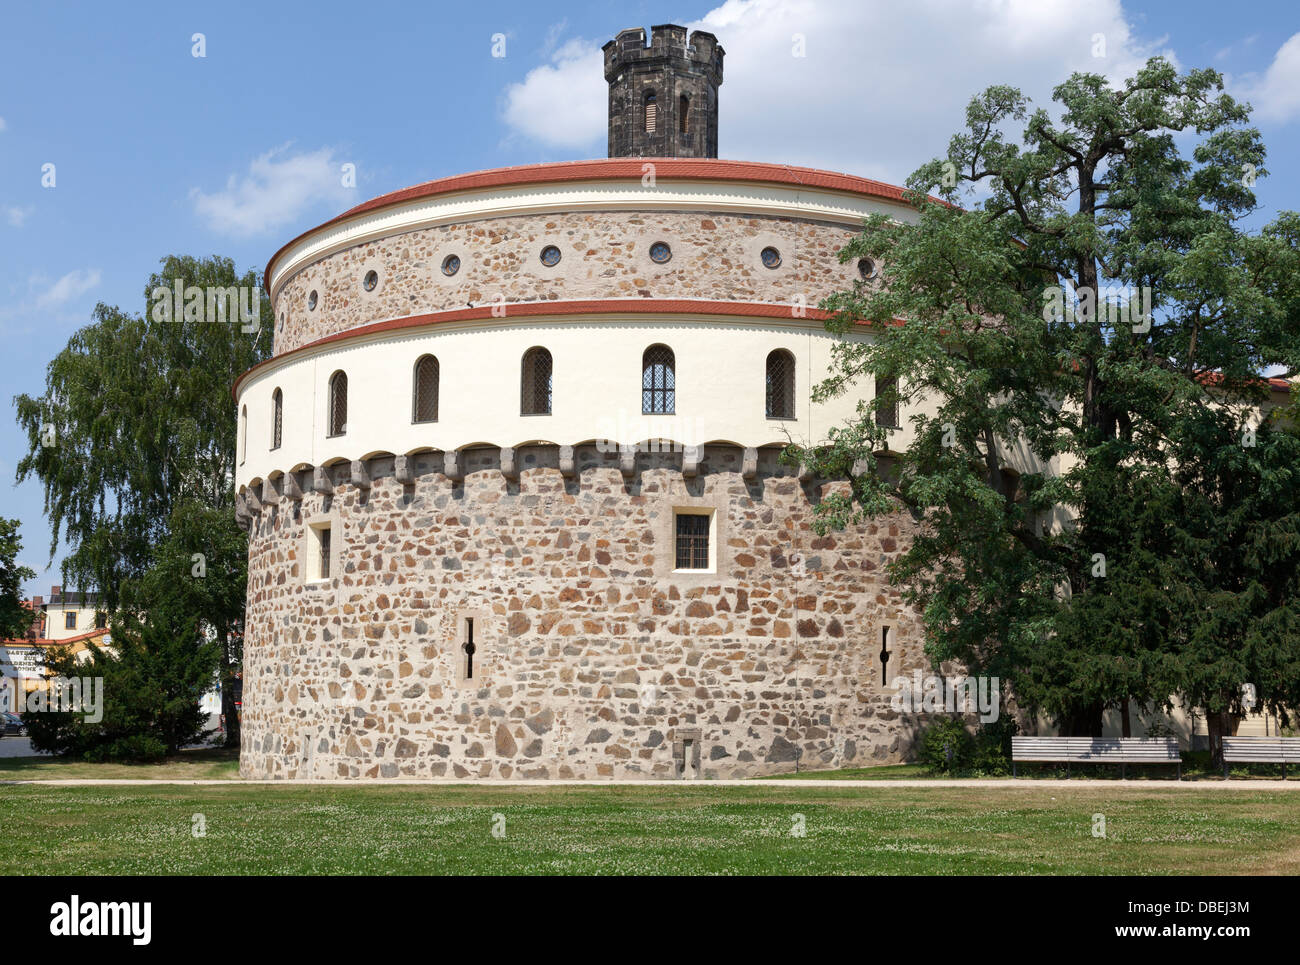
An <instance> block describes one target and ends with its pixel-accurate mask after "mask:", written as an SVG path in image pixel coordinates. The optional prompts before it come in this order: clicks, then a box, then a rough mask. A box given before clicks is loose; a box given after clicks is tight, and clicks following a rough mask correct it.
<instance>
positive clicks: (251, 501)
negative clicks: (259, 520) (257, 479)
mask: <svg viewBox="0 0 1300 965" xmlns="http://www.w3.org/2000/svg"><path fill="white" fill-rule="evenodd" d="M244 503H245V505H246V506H248V512H249V514H250V515H252V516H257V515H259V514H260V513H261V512H262V500H260V499H259V498H258V496H257V490H256V489H250V490H248V491H247V492H245V493H244Z"/></svg>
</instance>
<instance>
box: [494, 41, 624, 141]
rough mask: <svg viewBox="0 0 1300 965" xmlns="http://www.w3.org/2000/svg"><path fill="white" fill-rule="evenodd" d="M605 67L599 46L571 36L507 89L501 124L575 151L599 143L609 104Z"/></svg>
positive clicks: (533, 137)
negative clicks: (520, 81)
mask: <svg viewBox="0 0 1300 965" xmlns="http://www.w3.org/2000/svg"><path fill="white" fill-rule="evenodd" d="M550 42H551V38H548V43H550ZM604 69H605V68H604V58H603V57H602V56H601V53H600V45H599V44H593V43H590V42H588V41H584V40H570V41H569V42H568V43H566V44H563V45H562V46H560V47H559V49H557V50H556V51H555V52H554V53H553V54H551V62H550V63H549V64H543V65H542V66H540V67H534V68H533V69H532V70H530V71H529V72H528V75H527V76H526V77H525V78H524V80H523V82H522V83H518V84H511V85H510V86H509V87H507V88H506V95H505V96H506V109H505V119H506V123H507V124H509V125H510V126H511V127H512V128H514V129H515V130H516V131H518V132H519V133H521V134H524V135H526V136H528V137H530V138H532V139H534V140H537V141H541V142H542V143H543V144H547V145H550V146H552V147H561V148H569V149H574V150H578V149H583V148H587V147H591V146H593V145H595V144H596V143H597V142H598V141H603V140H604V137H605V115H606V113H607V110H608V104H609V94H608V89H607V88H606V86H605V79H604Z"/></svg>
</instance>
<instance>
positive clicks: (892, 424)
mask: <svg viewBox="0 0 1300 965" xmlns="http://www.w3.org/2000/svg"><path fill="white" fill-rule="evenodd" d="M876 398H877V399H878V400H880V405H879V406H877V408H876V425H878V426H881V427H883V428H886V429H897V428H898V379H896V378H893V377H889V376H877V377H876Z"/></svg>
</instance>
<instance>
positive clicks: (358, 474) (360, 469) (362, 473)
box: [352, 459, 370, 489]
mask: <svg viewBox="0 0 1300 965" xmlns="http://www.w3.org/2000/svg"><path fill="white" fill-rule="evenodd" d="M352 485H354V486H356V487H357V488H358V489H369V488H370V471H369V467H367V466H366V464H365V462H363V461H362V460H360V459H353V460H352Z"/></svg>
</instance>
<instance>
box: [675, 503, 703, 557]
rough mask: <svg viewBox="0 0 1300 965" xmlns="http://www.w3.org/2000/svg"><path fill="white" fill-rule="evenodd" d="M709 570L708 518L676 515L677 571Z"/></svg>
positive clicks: (697, 514) (685, 514) (695, 515)
mask: <svg viewBox="0 0 1300 965" xmlns="http://www.w3.org/2000/svg"><path fill="white" fill-rule="evenodd" d="M708 568H709V517H708V515H707V514H704V513H678V514H677V569H679V570H707V569H708Z"/></svg>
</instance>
